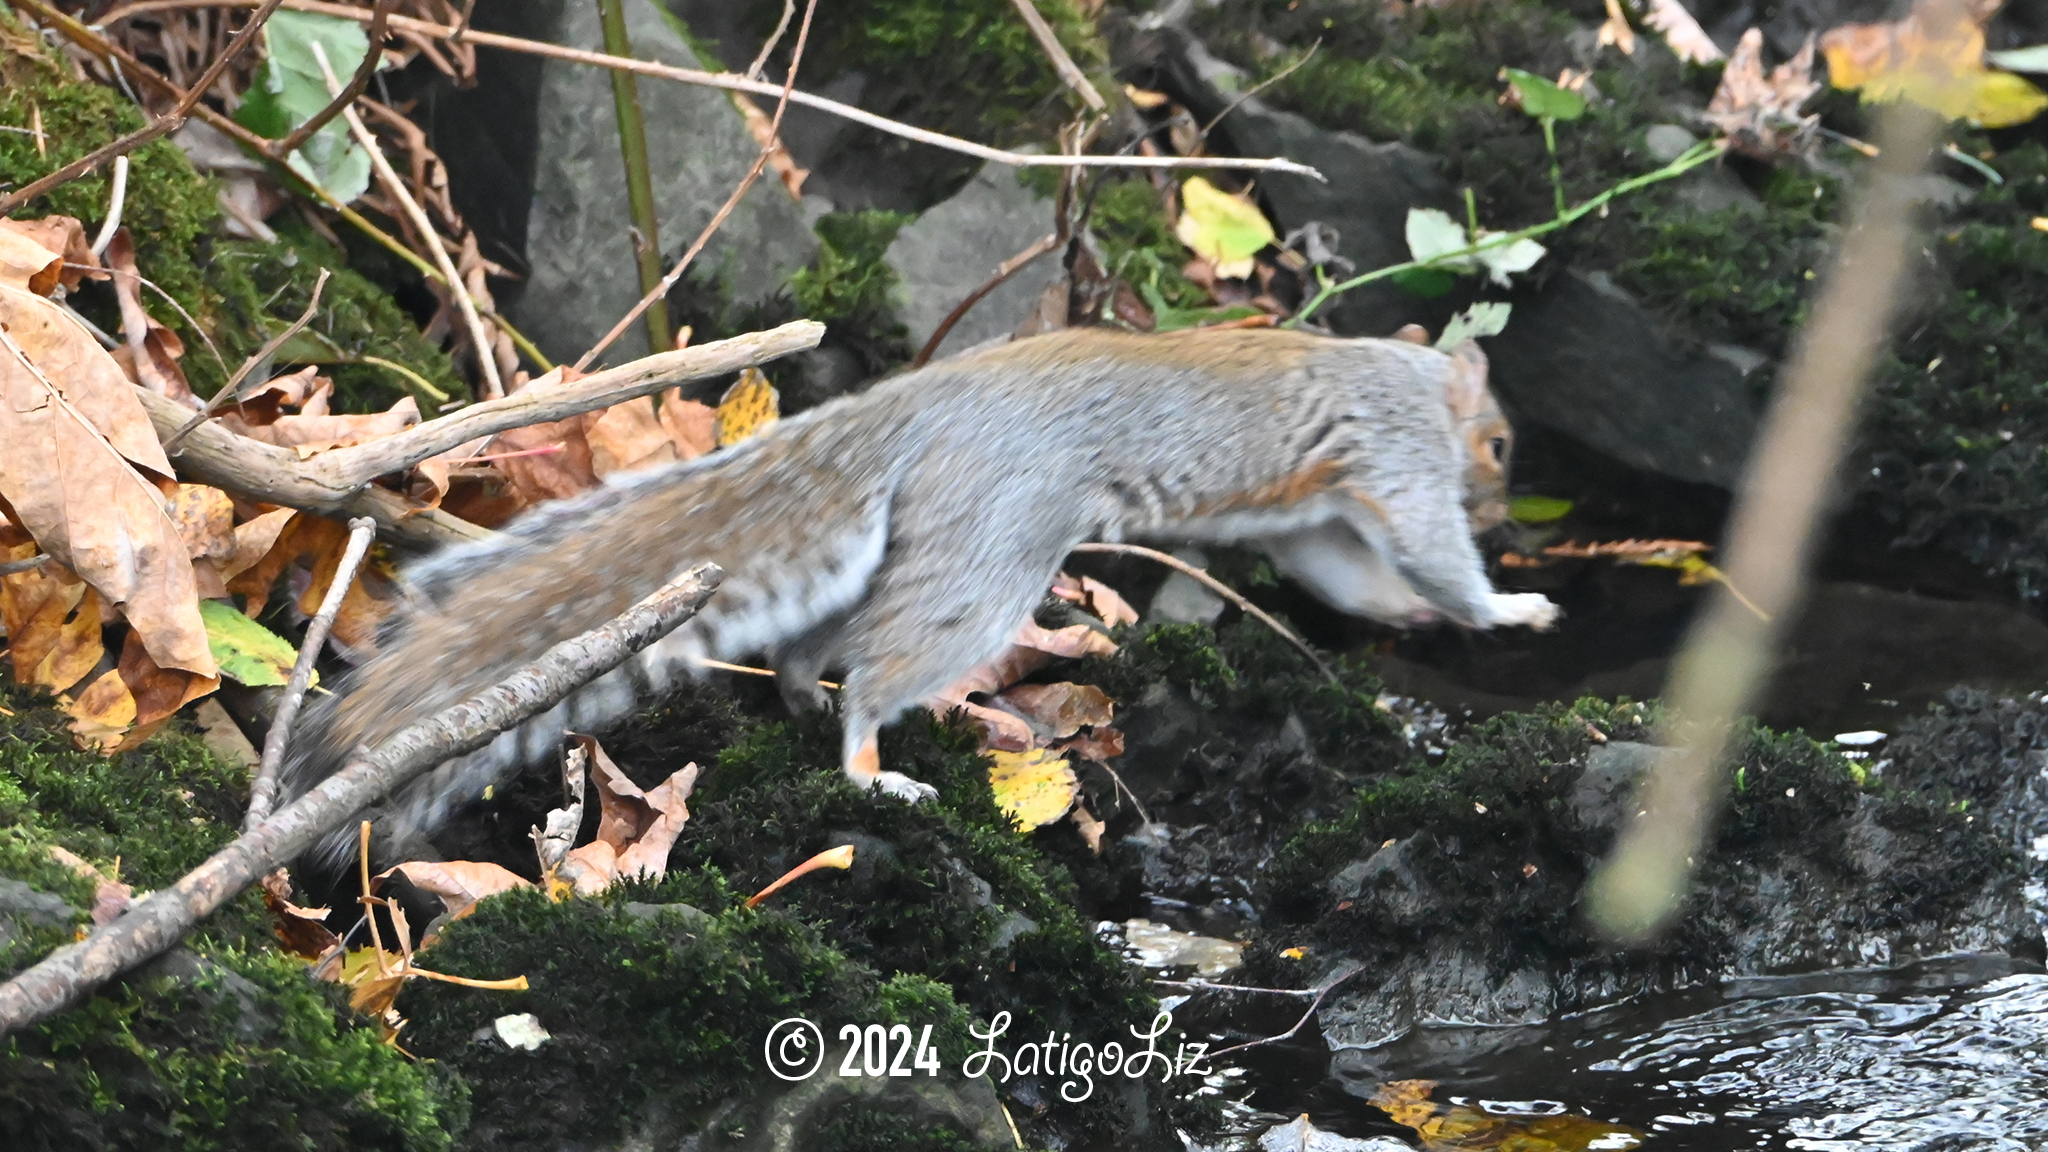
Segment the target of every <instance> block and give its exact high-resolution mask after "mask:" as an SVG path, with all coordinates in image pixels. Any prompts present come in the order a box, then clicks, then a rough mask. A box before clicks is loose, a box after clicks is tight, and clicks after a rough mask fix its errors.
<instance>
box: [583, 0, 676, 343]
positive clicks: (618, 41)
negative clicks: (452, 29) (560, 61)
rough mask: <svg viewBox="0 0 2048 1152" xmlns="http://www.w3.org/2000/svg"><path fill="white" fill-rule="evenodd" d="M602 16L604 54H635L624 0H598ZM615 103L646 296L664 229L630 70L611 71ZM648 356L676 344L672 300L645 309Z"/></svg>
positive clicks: (654, 282) (655, 277) (655, 279)
mask: <svg viewBox="0 0 2048 1152" xmlns="http://www.w3.org/2000/svg"><path fill="white" fill-rule="evenodd" d="M597 13H598V18H599V19H600V20H601V21H603V23H604V50H605V52H606V53H608V54H610V55H613V56H631V55H632V54H633V46H632V45H631V44H630V43H628V42H627V40H626V8H625V4H624V3H623V0H597ZM612 104H613V107H614V109H615V110H616V111H617V113H618V118H619V151H620V153H621V154H622V155H623V156H624V158H625V161H626V203H627V206H628V208H629V209H630V210H631V212H632V215H633V257H634V261H635V262H636V263H637V264H638V265H639V266H640V291H641V293H642V294H643V295H644V294H647V293H651V292H653V291H655V290H656V289H657V288H659V287H660V286H661V277H662V273H663V271H664V269H663V268H662V266H661V226H660V220H659V219H658V218H657V217H656V215H655V212H654V178H653V176H652V175H651V174H650V173H649V169H648V161H647V121H646V118H645V117H643V116H642V115H641V113H640V84H639V79H638V78H637V77H635V76H634V75H633V74H632V73H631V72H625V71H621V70H619V69H613V70H612ZM645 320H646V324H647V344H648V349H647V350H648V351H649V352H666V351H668V350H669V349H670V348H671V347H673V346H674V340H673V338H672V337H671V336H670V335H669V326H668V301H666V300H656V301H655V302H654V303H653V304H652V305H650V306H649V307H648V309H647V314H646V317H645Z"/></svg>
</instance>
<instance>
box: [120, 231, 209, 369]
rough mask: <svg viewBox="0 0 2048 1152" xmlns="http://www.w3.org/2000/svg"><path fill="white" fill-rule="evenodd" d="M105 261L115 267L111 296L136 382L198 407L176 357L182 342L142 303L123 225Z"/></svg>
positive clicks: (138, 277)
mask: <svg viewBox="0 0 2048 1152" xmlns="http://www.w3.org/2000/svg"><path fill="white" fill-rule="evenodd" d="M107 263H108V264H110V265H112V266H113V269H114V299H115V301H116V302H117V303H119V304H120V306H121V334H122V335H123V336H125V337H127V340H128V345H127V352H128V363H129V365H130V366H131V367H132V368H133V369H134V372H135V382H136V383H137V384H140V385H142V386H143V387H144V388H147V389H149V390H150V391H151V392H154V393H156V394H157V395H159V396H166V397H169V398H170V399H172V400H176V401H177V402H178V403H180V404H183V405H185V406H186V407H189V408H192V409H195V410H196V409H198V408H199V407H200V400H199V397H197V396H195V395H193V394H192V386H191V385H190V384H187V383H186V382H185V370H184V369H183V368H180V367H178V358H179V357H181V356H183V355H184V354H185V342H184V341H183V340H180V339H178V334H177V333H175V332H173V331H171V330H170V329H169V328H166V327H164V326H163V325H162V324H159V323H157V320H156V317H154V316H151V315H150V314H149V310H148V309H147V308H144V307H143V306H142V273H141V272H139V271H138V270H137V269H136V267H135V241H134V239H133V238H132V237H130V236H129V235H128V229H126V228H122V229H120V230H118V231H116V232H115V233H114V238H113V240H112V242H110V243H109V244H108V245H107Z"/></svg>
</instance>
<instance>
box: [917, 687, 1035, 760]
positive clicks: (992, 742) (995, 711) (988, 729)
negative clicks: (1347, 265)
mask: <svg viewBox="0 0 2048 1152" xmlns="http://www.w3.org/2000/svg"><path fill="white" fill-rule="evenodd" d="M925 707H927V708H930V709H931V710H932V711H934V712H937V713H939V714H941V715H944V714H945V713H947V712H950V711H952V710H953V709H955V708H958V709H959V710H960V711H961V712H962V713H963V714H964V715H965V716H966V717H967V722H968V723H969V724H972V725H974V727H975V728H976V729H977V730H979V731H980V733H981V750H982V751H983V752H1023V751H1025V750H1027V749H1030V748H1035V747H1037V745H1038V736H1037V734H1036V733H1034V732H1033V731H1032V730H1031V722H1030V721H1028V720H1026V719H1024V718H1023V717H1022V716H1019V715H1017V714H1015V713H1014V712H1006V711H1004V710H1003V709H1001V708H991V707H989V706H988V705H986V704H976V703H975V702H974V701H972V700H969V699H967V698H966V697H964V696H963V697H960V698H957V699H947V698H944V697H937V696H935V697H932V698H931V699H929V700H926V701H925Z"/></svg>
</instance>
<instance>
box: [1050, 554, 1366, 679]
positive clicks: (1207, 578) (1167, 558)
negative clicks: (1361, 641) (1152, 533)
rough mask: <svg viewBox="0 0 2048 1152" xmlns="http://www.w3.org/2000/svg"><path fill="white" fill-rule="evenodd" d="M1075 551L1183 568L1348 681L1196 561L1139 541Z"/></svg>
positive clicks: (1325, 671)
mask: <svg viewBox="0 0 2048 1152" xmlns="http://www.w3.org/2000/svg"><path fill="white" fill-rule="evenodd" d="M1074 551H1076V552H1117V553H1123V554H1126V555H1130V556H1143V557H1145V558H1146V559H1148V560H1156V561H1158V562H1159V563H1161V564H1164V565H1166V566H1167V567H1168V568H1171V569H1173V570H1174V571H1176V572H1179V573H1180V574H1181V575H1183V576H1187V577H1189V578H1191V579H1193V580H1194V581H1196V582H1197V583H1199V584H1201V585H1202V586H1203V587H1205V588H1207V589H1209V591H1211V592H1214V593H1216V594H1217V595H1218V596H1221V597H1223V598H1224V599H1225V600H1228V601H1230V602H1231V603H1232V604H1235V605H1237V606H1238V607H1239V608H1241V609H1243V610H1244V614H1245V615H1247V616H1250V617H1251V618H1252V619H1254V620H1257V621H1258V622H1259V623H1261V624H1264V625H1265V626H1266V627H1268V628H1271V629H1272V630H1273V631H1274V632H1275V633H1277V634H1279V636H1280V638H1281V639H1282V640H1285V641H1287V642H1288V643H1289V644H1292V645H1294V646H1295V647H1296V648H1297V649H1299V650H1300V651H1301V654H1302V655H1303V656H1306V657H1308V662H1309V663H1311V664H1313V665H1315V666H1316V670H1317V671H1318V672H1321V673H1322V674H1323V675H1324V676H1326V677H1328V678H1329V681H1330V683H1332V684H1335V685H1337V686H1338V687H1340V688H1341V687H1343V685H1344V682H1343V681H1342V680H1339V679H1338V678H1337V674H1336V673H1335V672H1333V671H1331V670H1330V666H1329V665H1328V664H1325V663H1323V658H1322V657H1320V656H1318V655H1316V650H1315V649H1313V648H1311V647H1309V645H1308V641H1306V640H1303V639H1302V638H1301V637H1299V636H1296V635H1295V634H1294V633H1293V631H1292V630H1290V629H1289V628H1288V627H1287V625H1285V624H1282V623H1281V622H1280V621H1278V620H1275V619H1274V618H1273V617H1271V616H1269V615H1267V614H1266V611H1265V609H1263V608H1260V607H1259V606H1258V605H1257V604H1254V603H1252V602H1251V601H1249V600H1247V599H1245V598H1244V597H1243V596H1240V595H1238V593H1237V589H1235V588H1232V587H1231V586H1230V585H1228V584H1225V583H1224V582H1223V581H1221V580H1218V579H1217V578H1215V577H1214V576H1211V575H1209V574H1208V573H1207V572H1204V571H1202V570H1201V569H1200V568H1197V567H1195V566H1194V565H1193V564H1190V563H1188V562H1187V561H1185V560H1183V559H1181V558H1180V557H1178V556H1175V555H1173V554H1171V553H1168V552H1161V551H1159V550H1158V549H1157V548H1146V547H1143V546H1142V545H1138V544H1076V545H1074Z"/></svg>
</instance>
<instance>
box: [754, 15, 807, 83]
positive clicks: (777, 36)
mask: <svg viewBox="0 0 2048 1152" xmlns="http://www.w3.org/2000/svg"><path fill="white" fill-rule="evenodd" d="M795 16H796V0H782V19H780V20H778V21H776V22H775V31H773V32H770V33H769V34H768V39H767V40H766V41H765V42H764V43H763V44H762V45H761V51H760V52H759V53H757V54H756V55H755V56H754V62H753V63H752V64H749V65H747V79H749V80H759V79H760V78H761V69H763V68H766V67H767V66H768V57H769V55H770V54H771V53H773V52H774V51H775V46H776V45H777V44H780V43H782V34H783V33H784V32H787V31H789V22H790V20H791V19H792V18H794V17H795Z"/></svg>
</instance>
